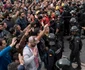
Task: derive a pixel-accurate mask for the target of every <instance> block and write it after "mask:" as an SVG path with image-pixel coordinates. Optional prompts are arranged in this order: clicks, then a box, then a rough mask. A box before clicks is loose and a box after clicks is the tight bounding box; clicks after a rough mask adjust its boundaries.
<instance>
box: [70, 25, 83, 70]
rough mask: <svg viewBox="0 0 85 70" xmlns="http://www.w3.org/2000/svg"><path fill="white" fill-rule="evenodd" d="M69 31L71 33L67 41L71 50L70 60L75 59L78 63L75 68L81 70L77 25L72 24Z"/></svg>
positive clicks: (79, 40)
mask: <svg viewBox="0 0 85 70" xmlns="http://www.w3.org/2000/svg"><path fill="white" fill-rule="evenodd" d="M70 31H71V34H72V36H71V39H70V42H69V44H70V50H71V54H70V61H71V62H73V61H76V62H77V64H78V67H77V70H81V62H80V51H81V49H82V41H81V38H80V36H79V34H78V33H79V32H78V31H79V29H78V27H77V26H72V27H71V29H70Z"/></svg>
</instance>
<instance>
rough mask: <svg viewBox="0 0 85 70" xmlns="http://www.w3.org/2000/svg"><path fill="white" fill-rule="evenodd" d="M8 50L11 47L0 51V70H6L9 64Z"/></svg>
mask: <svg viewBox="0 0 85 70" xmlns="http://www.w3.org/2000/svg"><path fill="white" fill-rule="evenodd" d="M10 49H11V47H10V46H8V47H6V48H5V49H3V50H1V51H0V70H7V66H8V64H9V63H11V56H10V55H9V51H10Z"/></svg>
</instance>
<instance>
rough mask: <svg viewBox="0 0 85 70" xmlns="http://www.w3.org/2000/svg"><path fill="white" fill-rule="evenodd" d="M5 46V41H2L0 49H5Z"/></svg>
mask: <svg viewBox="0 0 85 70" xmlns="http://www.w3.org/2000/svg"><path fill="white" fill-rule="evenodd" d="M6 45H7V44H6V41H5V40H3V41H2V48H5V47H6Z"/></svg>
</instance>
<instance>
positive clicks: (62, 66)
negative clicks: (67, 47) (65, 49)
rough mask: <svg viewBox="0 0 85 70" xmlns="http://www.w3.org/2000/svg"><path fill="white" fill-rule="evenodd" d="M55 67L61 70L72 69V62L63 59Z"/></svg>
mask: <svg viewBox="0 0 85 70" xmlns="http://www.w3.org/2000/svg"><path fill="white" fill-rule="evenodd" d="M55 65H56V67H57V68H59V69H68V68H69V67H71V62H70V61H69V60H68V59H67V58H66V57H63V58H61V59H60V60H58V61H57V62H56V64H55Z"/></svg>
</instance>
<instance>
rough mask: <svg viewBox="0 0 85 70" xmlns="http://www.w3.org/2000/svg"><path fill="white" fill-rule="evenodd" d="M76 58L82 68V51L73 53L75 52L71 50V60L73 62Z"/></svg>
mask: <svg viewBox="0 0 85 70" xmlns="http://www.w3.org/2000/svg"><path fill="white" fill-rule="evenodd" d="M74 60H75V61H76V62H77V64H78V67H79V68H81V61H80V53H77V54H73V52H72V51H71V54H70V61H71V62H73V61H74Z"/></svg>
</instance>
